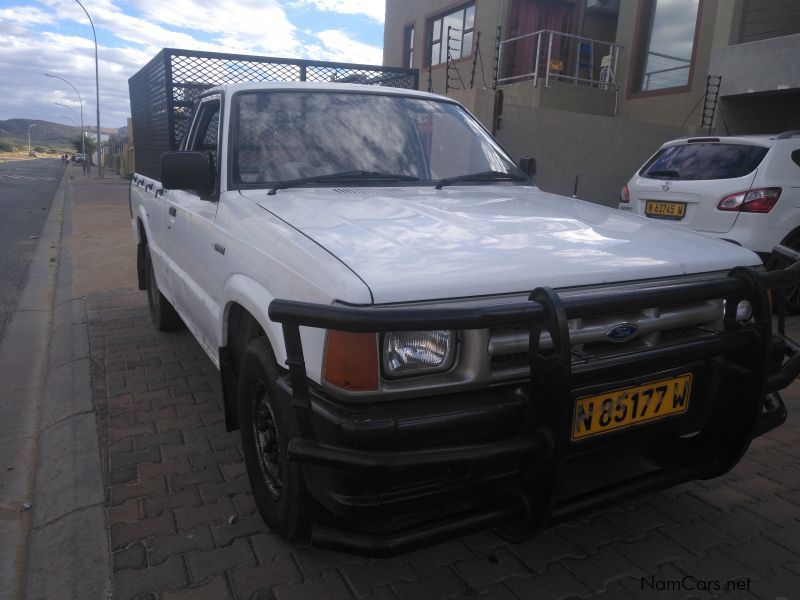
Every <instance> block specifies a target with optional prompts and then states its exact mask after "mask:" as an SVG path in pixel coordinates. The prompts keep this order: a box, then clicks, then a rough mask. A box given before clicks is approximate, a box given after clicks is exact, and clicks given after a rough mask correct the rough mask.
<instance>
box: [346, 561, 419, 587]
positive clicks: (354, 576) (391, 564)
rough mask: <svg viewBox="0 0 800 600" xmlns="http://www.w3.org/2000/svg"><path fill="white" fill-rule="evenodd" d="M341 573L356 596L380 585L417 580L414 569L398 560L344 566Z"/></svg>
mask: <svg viewBox="0 0 800 600" xmlns="http://www.w3.org/2000/svg"><path fill="white" fill-rule="evenodd" d="M341 571H342V574H343V575H344V577H345V579H346V580H347V581H348V582H349V583H350V587H351V588H352V589H353V591H354V592H355V593H356V596H363V595H366V594H367V593H369V591H370V590H371V589H373V588H375V587H378V586H381V585H388V584H390V583H393V582H396V581H414V580H415V579H417V575H416V573H415V572H414V569H412V568H411V566H410V565H409V564H408V563H406V562H404V561H403V560H402V559H400V558H391V559H384V560H372V561H370V562H368V563H364V564H356V565H345V566H344V567H342V569H341Z"/></svg>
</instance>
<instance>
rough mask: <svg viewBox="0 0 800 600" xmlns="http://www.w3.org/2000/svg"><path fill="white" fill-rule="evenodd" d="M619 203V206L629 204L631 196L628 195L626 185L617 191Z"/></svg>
mask: <svg viewBox="0 0 800 600" xmlns="http://www.w3.org/2000/svg"><path fill="white" fill-rule="evenodd" d="M619 201H620V204H630V201H631V194H630V192H628V186H627V185H625V186H624V187H623V188H622V189H621V190H620V191H619Z"/></svg>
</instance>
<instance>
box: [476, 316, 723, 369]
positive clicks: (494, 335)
mask: <svg viewBox="0 0 800 600" xmlns="http://www.w3.org/2000/svg"><path fill="white" fill-rule="evenodd" d="M721 317H722V302H721V300H710V301H704V302H696V303H692V304H685V305H680V306H669V307H664V308H648V309H644V310H641V311H633V312H625V313H619V314H614V315H602V316H598V317H591V318H583V319H571V320H570V321H569V322H568V324H569V333H570V342H571V345H572V357H573V359H572V360H573V364H575V363H576V362H582V361H585V360H589V359H592V358H601V357H608V356H614V355H618V354H627V353H629V352H636V351H637V350H642V349H646V348H655V347H658V346H662V345H667V344H673V343H677V342H683V341H689V340H691V339H693V338H697V337H701V336H703V335H704V334H706V333H707V332H709V331H716V330H718V328H719V326H720V323H721ZM621 323H631V324H633V325H635V326H636V327H637V328H638V330H639V331H638V335H637V336H636V337H635V338H633V339H631V340H629V341H611V340H610V339H609V337H607V335H606V333H607V332H608V331H609V330H610V329H611V328H612V327H614V326H615V325H619V324H621ZM528 335H529V334H528V328H527V327H526V326H524V325H520V326H515V327H500V328H494V329H491V330H490V332H489V341H488V347H487V351H488V354H489V357H490V367H491V368H490V372H491V379H492V381H493V382H501V381H509V380H514V379H520V378H524V377H527V376H528V358H527V352H528V348H529V340H528ZM539 344H540V347H541V348H542V349H548V348H552V346H553V343H552V340H551V339H550V334H549V333H547V332H543V333H542V334H541V337H540V338H539Z"/></svg>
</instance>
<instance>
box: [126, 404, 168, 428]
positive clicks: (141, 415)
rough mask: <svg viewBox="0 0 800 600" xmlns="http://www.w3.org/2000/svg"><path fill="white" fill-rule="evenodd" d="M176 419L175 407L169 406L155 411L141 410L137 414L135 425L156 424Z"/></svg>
mask: <svg viewBox="0 0 800 600" xmlns="http://www.w3.org/2000/svg"><path fill="white" fill-rule="evenodd" d="M174 418H175V407H174V406H167V407H165V408H159V409H153V410H141V411H137V412H136V413H135V420H134V422H135V423H137V424H138V423H155V422H156V421H162V420H164V419H174Z"/></svg>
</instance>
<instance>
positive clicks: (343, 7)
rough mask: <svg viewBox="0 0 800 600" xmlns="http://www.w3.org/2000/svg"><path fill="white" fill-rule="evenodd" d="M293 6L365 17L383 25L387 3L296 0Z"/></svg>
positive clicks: (342, 0) (362, 0)
mask: <svg viewBox="0 0 800 600" xmlns="http://www.w3.org/2000/svg"><path fill="white" fill-rule="evenodd" d="M291 6H296V7H298V8H303V7H311V8H314V9H316V10H324V11H328V12H337V13H340V14H345V15H364V16H367V17H369V18H370V19H374V20H375V21H377V22H378V23H383V20H384V17H385V15H386V2H384V1H382V0H295V1H294V2H292V3H291Z"/></svg>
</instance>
